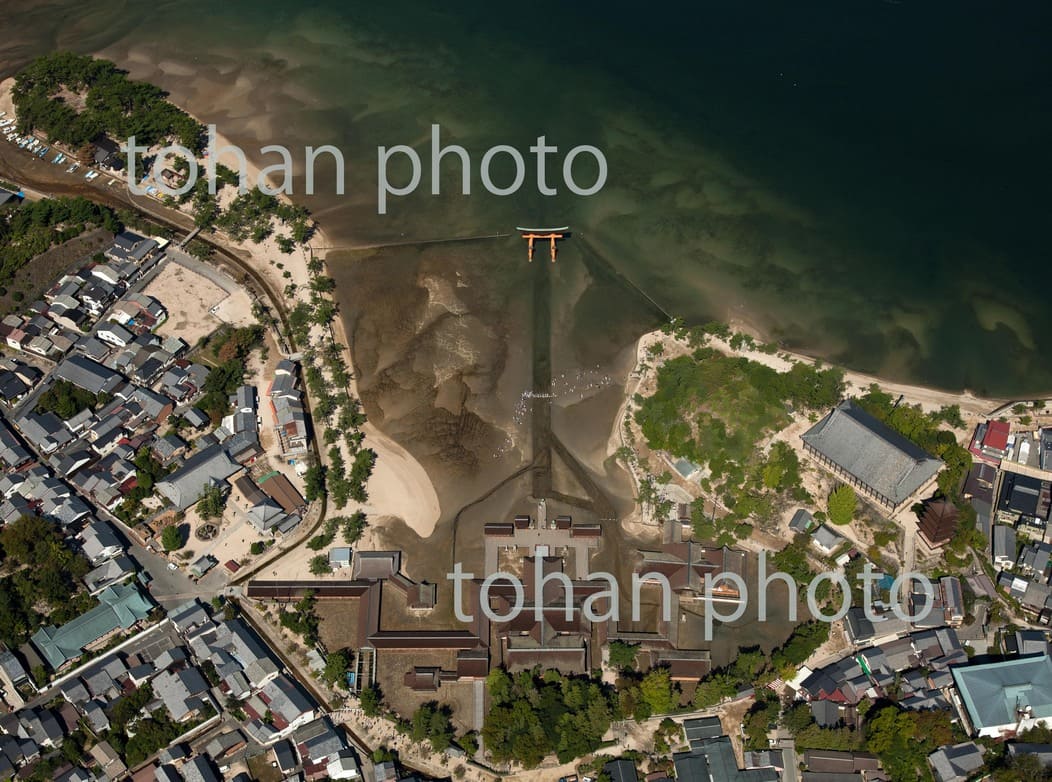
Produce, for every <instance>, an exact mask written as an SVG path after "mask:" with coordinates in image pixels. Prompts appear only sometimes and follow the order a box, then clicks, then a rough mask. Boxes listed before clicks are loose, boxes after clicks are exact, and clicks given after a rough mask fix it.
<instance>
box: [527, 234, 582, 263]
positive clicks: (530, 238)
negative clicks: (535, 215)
mask: <svg viewBox="0 0 1052 782" xmlns="http://www.w3.org/2000/svg"><path fill="white" fill-rule="evenodd" d="M515 230H516V231H518V232H519V233H520V234H522V238H523V239H525V240H526V247H527V258H528V259H529V261H530V263H533V243H534V242H536V241H538V240H540V241H542V242H543V241H547V242H549V243H550V246H551V256H552V263H555V255H556V252H557V250H556V245H555V243H556V242H557V241H558V240H559V239H565V238H566V237H567V236H569V233H568V232H569V230H570V229H569V226H563V227H562V228H521V227H519V228H516V229H515Z"/></svg>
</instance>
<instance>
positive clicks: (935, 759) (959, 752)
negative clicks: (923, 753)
mask: <svg viewBox="0 0 1052 782" xmlns="http://www.w3.org/2000/svg"><path fill="white" fill-rule="evenodd" d="M928 765H929V766H930V767H931V771H932V775H933V776H934V777H935V782H968V780H969V779H971V778H972V777H973V776H974V775H975V773H976V772H977V771H979V769H981V768H982V767H983V750H982V748H981V747H979V746H978V745H977V744H976V743H975V742H974V741H966V742H964V743H963V744H954V745H953V746H952V747H940V748H939V749H937V750H936V751H935V752H933V753H931V754H930V755H928Z"/></svg>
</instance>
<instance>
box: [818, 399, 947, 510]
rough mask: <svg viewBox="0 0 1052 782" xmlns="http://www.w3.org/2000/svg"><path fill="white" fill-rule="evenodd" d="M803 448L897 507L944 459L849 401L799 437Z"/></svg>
mask: <svg viewBox="0 0 1052 782" xmlns="http://www.w3.org/2000/svg"><path fill="white" fill-rule="evenodd" d="M801 439H802V440H803V443H804V450H806V451H807V452H808V453H809V454H811V455H812V456H813V457H815V458H816V459H817V460H818V461H819V463H820V464H822V466H823V467H825V468H826V469H828V470H830V471H831V472H833V473H834V474H835V475H838V476H840V477H843V478H844V479H845V480H846V481H847V482H848V483H850V484H851V485H852V486H854V487H855V488H856V489H857V490H858V491H859V493H860V494H861V495H862V496H864V497H866V498H868V499H870V500H871V501H873V502H875V503H876V504H878V505H879V506H881V507H882V508H884V509H886V510H895V509H897V508H899V507H901V506H902V505H904V504H905V503H906V502H908V501H909V500H910V498H911V497H913V495H914V494H915V493H916V492H918V491H919V490H920V489H921V488H923V487H924V486H926V485H927V484H928V483H929V482H931V481H932V480H933V479H934V478H935V476H936V474H937V473H938V472H939V470H941V469H942V466H943V463H942V462H941V461H940V460H938V459H936V458H934V457H933V456H930V455H929V454H927V453H925V451H924V450H923V449H921V448H920V447H919V446H917V445H916V444H914V443H912V442H911V441H910V440H908V439H906V438H905V437H903V436H902V435H901V434H899V433H898V432H896V431H895V430H894V429H892V428H891V427H889V426H888V425H887V424H884V423H883V422H881V421H879V420H877V419H876V418H874V417H873V416H872V415H870V414H869V413H867V412H866V411H865V410H863V409H862V408H861V407H859V406H858V405H856V404H855V403H854V402H853V401H851V400H850V399H846V400H844V401H843V402H841V403H840V404H839V405H837V406H836V407H835V408H833V410H832V411H831V412H830V413H829V414H828V415H827V416H826V417H825V418H823V419H822V420H821V421H819V422H818V423H817V424H815V425H814V426H813V427H811V428H810V429H808V430H807V431H806V432H804V434H803V435H801Z"/></svg>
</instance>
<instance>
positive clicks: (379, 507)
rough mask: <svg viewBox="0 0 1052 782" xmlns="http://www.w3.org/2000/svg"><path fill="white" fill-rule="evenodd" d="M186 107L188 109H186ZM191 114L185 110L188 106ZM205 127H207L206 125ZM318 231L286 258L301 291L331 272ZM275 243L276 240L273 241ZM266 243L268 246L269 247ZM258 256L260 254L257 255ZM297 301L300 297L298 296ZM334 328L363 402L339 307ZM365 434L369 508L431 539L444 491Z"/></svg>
mask: <svg viewBox="0 0 1052 782" xmlns="http://www.w3.org/2000/svg"><path fill="white" fill-rule="evenodd" d="M180 108H183V107H181V106H180ZM183 110H184V111H186V109H185V108H183ZM187 114H189V115H190V116H191V117H193V118H194V119H195V120H197V121H198V122H201V119H200V117H198V116H196V115H195V114H192V113H191V112H189V111H187ZM201 124H205V123H203V122H202V123H201ZM215 139H216V146H217V147H223V146H232V145H233V142H232V141H231V140H230V139H229V138H228V137H227V136H226V135H225V134H223V133H222V132H220V131H219V129H218V128H216V133H215ZM243 151H244V153H245V163H246V165H245V172H244V173H245V179H246V184H247V185H248V187H249V188H252V187H256V185H257V183H258V182H259V181H260V180H261V179H265V181H266V182H267V184H268V186H269V187H270V188H271V189H273V187H274V180H273V179H272V178H270V177H266V178H264V177H262V176H261V174H262V169H261V168H260V167H259V165H257V164H256V163H255V162H254V161H253V160H252V158H251V156H250V152H251V150H243ZM222 161H226V158H224V157H222V156H220V157H219V158H217V162H222ZM276 197H277V198H279V199H282V200H285V201H288V202H290V203H293V204H294V203H295V199H294V198H292V197H291V196H288V195H286V194H281V195H278V196H276ZM312 220H313V223H314V233H313V235H312V236H311V240H310V242H309V243H308V244H307V246H306V248H303V249H301V251H300V252H299V253H295V252H294V253H292V254H291V255H288V256H281V257H283V258H290V259H291V258H295V259H296V264H295V265H296V267H297V268H295V269H291V268H289V267H290V264H289V263H285V264H284V265H285V270H286V271H291V272H292V279H291V280H289V281H290V282H294V283H295V284H296V287H297V292H299V291H302V290H307V289H309V286H310V275H309V272H308V270H307V261H308V260H309V257H310V256H314V257H316V258H319V259H320V260H321V261H322V263H323V264H324V268H325V272H326V273H328V262H327V256H328V253H329V252H330V251H329V250H326V249H320V250H318V251H317V252H315V251H314V249H313V247H314V245H315V244H320V245H321V246H322V247H323V248H324V247H330V246H332V244H333V242H332V240H331V238H330V237H329V236H328V235H327V234H326V233H325V229H324V228H323V227H322V225H321V224H320V223H319V222H318V221H317V220H316V219H314V218H312ZM269 241H272V240H268V242H269ZM249 244H250V243H243V244H241V245H240V246H242V247H245V249H246V251H247V252H249V254H250V256H251V257H252V260H255V259H256V257H255V255H254V254H253V251H252V250H251V249H250V247H248V246H246V245H249ZM265 246H266V243H264V245H262V247H265ZM257 253H258V251H257ZM257 271H258V272H259V273H260V274H262V275H264V276H266V277H267V278H268V279H270V280H271V282H272V283H273V284H274V286H275V290H283V289H284V287H285V284H286V280H284V278H283V277H281V276H280V275H276V274H275V273H276V272H277V269H276V267H275V266H273V265H272V264H269V263H267V264H260V265H257ZM294 298H298V296H297V297H294ZM333 298H334V301H336V302H337V305H339V299H338V298H337V297H335V296H334V297H333ZM331 327H332V338H333V339H335V340H336V342H337V343H338V344H340V345H341V346H342V350H341V353H342V355H343V358H344V361H346V362H347V367H348V370H349V375H350V391H351V394H352V395H353V396H354V397H355V398H356V399H359V400H360V399H361V397H360V395H359V394H358V373H357V370H356V369H355V364H354V357H353V353H352V351H351V343H350V340H349V339H348V338H347V328H346V325H345V323H344V318H343V313H342V312H340V310H339V307H338V308H337V314H336V318H335V319H334V320H333V323H332V324H331ZM362 433H363V434H364V435H365V439H364V440H363V447H365V448H371V449H372V450H374V451H375V452H376V465H375V467H374V468H373V474H372V476H370V478H369V483H368V484H367V490H368V492H369V498H368V500H367V502H366V503H364V507H366V508H369V509H371V510H372V511H373V513H375V514H376V515H377V516H378V517H379V518H383V517H384V516H395V517H397V518H399V519H401V520H402V521H404V522H405V524H406V526H408V527H409V528H410V529H412V530H413V531H414V532H416V533H417V534H418V535H419V536H420V537H421V538H428V537H430V536H431V535H432V534H433V533H434V531H435V527H436V526H437V525H438V520H439V519H440V518H441V513H442V510H441V506H440V504H439V501H438V493H437V492H436V491H435V487H434V483H433V482H432V480H431V477H430V476H429V475H428V474H427V471H426V470H425V469H424V467H423V465H421V464H420V462H418V461H417V460H416V459H415V458H414V457H413V456H412V454H411V453H410V452H409V451H408V450H407V449H406V448H404V447H403V446H402V445H400V444H399V443H397V442H395V441H394V440H393V439H392V438H390V437H388V436H387V435H386V434H384V433H383V432H382V431H381V430H380V429H379V428H378V427H376V426H375V425H374V424H372V423H371V422H370V421H369V420H368V419H367V420H366V422H365V424H364V425H363V426H362ZM322 455H323V456H322V461H323V462H326V461H328V456H327V453H326V452H325V451H324V450H323V451H322Z"/></svg>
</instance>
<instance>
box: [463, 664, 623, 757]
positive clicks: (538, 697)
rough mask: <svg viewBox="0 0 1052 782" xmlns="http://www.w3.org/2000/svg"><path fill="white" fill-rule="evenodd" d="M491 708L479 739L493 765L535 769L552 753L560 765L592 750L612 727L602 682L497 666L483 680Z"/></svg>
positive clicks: (607, 695)
mask: <svg viewBox="0 0 1052 782" xmlns="http://www.w3.org/2000/svg"><path fill="white" fill-rule="evenodd" d="M487 685H488V689H489V693H490V702H491V707H490V710H489V713H488V714H487V715H486V721H485V725H484V726H483V729H482V737H483V739H484V741H485V744H486V747H487V748H488V749H489V751H490V752H491V753H492V754H493V758H494V759H495V760H496V761H497V762H506V761H516V762H518V763H521V764H522V765H523V766H525V767H527V768H533V767H534V766H537V765H538V764H539V763H540V762H541V760H543V759H544V757H545V756H546V755H549V754H551V753H552V752H554V753H555V754H556V755H557V756H558V758H559V761H560V762H562V763H565V762H568V761H570V760H573V759H574V758H578V757H581V756H582V755H586V754H588V753H589V752H591V751H593V750H595V749H596V748H597V747H598V746H599V744H600V742H601V741H602V737H603V734H604V733H606V731H607V728H609V727H610V720H611V719H612V717H613V714H614V705H615V700H614V696H613V692H612V691H611V690H610V689H609V688H607V687H605V686H603V685H602V684H601V683H600V682H597V681H593V680H591V679H587V678H583V677H569V676H563V675H562V674H560V673H559V672H558V671H545V672H544V673H541V672H540V671H522V672H520V673H517V674H515V676H514V677H513V676H511V675H510V674H508V673H507V672H506V671H505V670H503V669H501V668H494V669H493V670H492V671H490V674H489V677H488V679H487Z"/></svg>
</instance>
